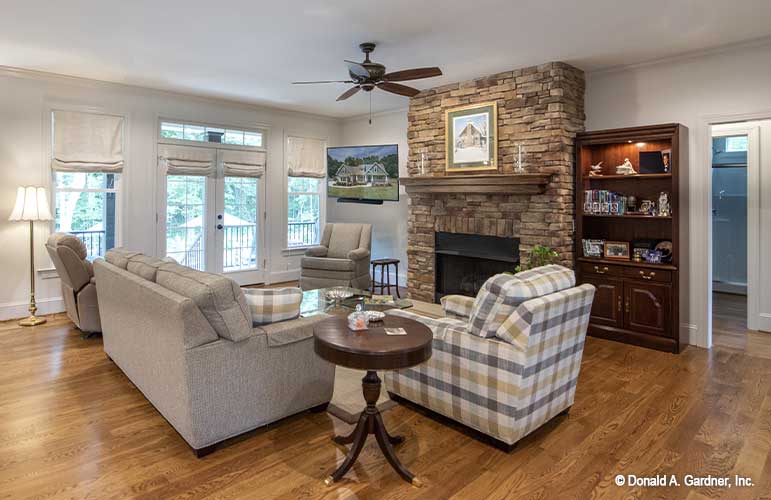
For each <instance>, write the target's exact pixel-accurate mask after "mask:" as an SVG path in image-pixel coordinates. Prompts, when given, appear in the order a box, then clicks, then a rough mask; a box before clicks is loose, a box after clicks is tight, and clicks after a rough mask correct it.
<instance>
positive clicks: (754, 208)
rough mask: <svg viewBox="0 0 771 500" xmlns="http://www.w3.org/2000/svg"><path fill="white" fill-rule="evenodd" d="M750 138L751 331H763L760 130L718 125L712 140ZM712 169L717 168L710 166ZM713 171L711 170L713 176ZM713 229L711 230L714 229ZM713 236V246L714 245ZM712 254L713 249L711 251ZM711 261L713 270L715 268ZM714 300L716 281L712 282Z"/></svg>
mask: <svg viewBox="0 0 771 500" xmlns="http://www.w3.org/2000/svg"><path fill="white" fill-rule="evenodd" d="M736 135H746V136H747V328H748V329H750V330H757V329H758V327H759V323H760V322H759V317H758V315H759V313H760V304H759V298H758V277H759V275H760V126H759V125H753V124H752V122H743V123H742V122H739V123H726V124H717V125H714V126H713V127H712V138H715V137H730V136H736ZM710 168H714V167H712V166H711V165H710ZM711 173H712V171H711V170H710V174H711ZM710 177H711V176H710ZM709 214H710V216H711V215H712V179H711V178H710V212H709ZM710 229H711V226H710ZM713 236H714V235H712V234H710V244H711V243H712V242H713ZM710 252H711V249H710ZM714 258H715V256H714V255H712V257H711V258H710V268H711V269H712V268H714V267H713V266H714V264H713V259H714ZM709 287H710V297H712V279H710V281H709Z"/></svg>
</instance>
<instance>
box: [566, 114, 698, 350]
mask: <svg viewBox="0 0 771 500" xmlns="http://www.w3.org/2000/svg"><path fill="white" fill-rule="evenodd" d="M687 139H688V130H687V128H686V127H685V126H683V125H679V124H665V125H654V126H646V127H635V128H624V129H614V130H601V131H596V132H584V133H580V134H578V137H577V138H576V271H577V277H578V282H579V283H591V284H592V285H594V286H595V287H596V288H597V291H596V293H595V297H594V304H593V306H592V314H591V319H590V323H589V331H588V333H589V334H590V335H593V336H596V337H602V338H606V339H611V340H616V341H620V342H626V343H630V344H635V345H640V346H644V347H650V348H654V349H659V350H665V351H671V352H674V353H677V352H679V351H680V328H679V324H680V314H679V313H680V310H679V309H680V308H679V300H678V297H679V290H680V274H681V273H680V268H681V266H683V265H684V256H685V251H684V243H685V242H683V241H681V238H680V217H681V215H682V213H681V210H680V199H681V193H682V194H685V193H687V189H685V190H681V189H682V188H683V187H686V188H687V182H686V175H687V172H688V143H687ZM663 150H670V151H671V159H670V168H669V172H668V173H655V174H638V175H627V176H624V175H616V166H617V165H621V164H622V163H623V162H624V159H625V158H629V160H630V161H631V162H632V165H633V166H634V169H635V170H636V171H638V172H639V170H640V160H639V158H640V152H641V151H663ZM600 161H602V172H601V175H594V176H592V175H590V172H591V166H592V165H595V164H597V163H598V162H600ZM587 190H608V191H612V192H616V193H619V194H622V195H624V196H635V197H636V198H637V200H638V204H639V202H640V201H642V200H643V199H648V200H653V201H656V206H657V208H658V199H659V193H661V192H662V191H665V192H667V193H669V200H670V207H671V216H659V215H637V214H632V213H627V214H624V215H606V214H591V213H584V200H585V192H586V191H587ZM584 239H601V240H606V241H622V242H629V246H630V258H629V260H619V259H616V258H613V259H609V258H604V257H600V258H598V257H586V256H585V255H584V250H583V240H584ZM635 240H667V241H671V242H672V261H671V262H669V263H666V264H654V263H647V262H635V261H633V260H631V253H632V242H633V241H635Z"/></svg>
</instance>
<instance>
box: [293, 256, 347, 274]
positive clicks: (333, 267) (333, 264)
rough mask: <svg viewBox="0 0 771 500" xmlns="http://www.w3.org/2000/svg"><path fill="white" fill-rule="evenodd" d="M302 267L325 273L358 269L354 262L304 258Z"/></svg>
mask: <svg viewBox="0 0 771 500" xmlns="http://www.w3.org/2000/svg"><path fill="white" fill-rule="evenodd" d="M300 265H301V267H302V268H303V269H320V270H323V271H353V270H354V269H355V268H356V263H355V262H354V261H352V260H349V259H332V258H327V257H303V258H302V261H301V263H300Z"/></svg>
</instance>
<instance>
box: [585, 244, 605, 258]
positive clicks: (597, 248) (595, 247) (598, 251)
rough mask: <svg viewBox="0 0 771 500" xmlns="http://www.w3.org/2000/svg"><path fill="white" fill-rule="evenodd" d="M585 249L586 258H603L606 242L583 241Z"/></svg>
mask: <svg viewBox="0 0 771 500" xmlns="http://www.w3.org/2000/svg"><path fill="white" fill-rule="evenodd" d="M582 243H583V247H584V257H596V258H600V257H602V247H603V245H604V243H605V241H604V240H582Z"/></svg>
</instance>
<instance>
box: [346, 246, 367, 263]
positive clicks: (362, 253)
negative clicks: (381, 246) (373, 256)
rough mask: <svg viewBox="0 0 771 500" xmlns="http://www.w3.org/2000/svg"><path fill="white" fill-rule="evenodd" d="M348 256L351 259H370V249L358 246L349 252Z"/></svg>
mask: <svg viewBox="0 0 771 500" xmlns="http://www.w3.org/2000/svg"><path fill="white" fill-rule="evenodd" d="M348 258H349V259H351V260H362V259H367V260H369V250H368V249H366V248H357V249H355V250H351V251H350V252H348Z"/></svg>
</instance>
